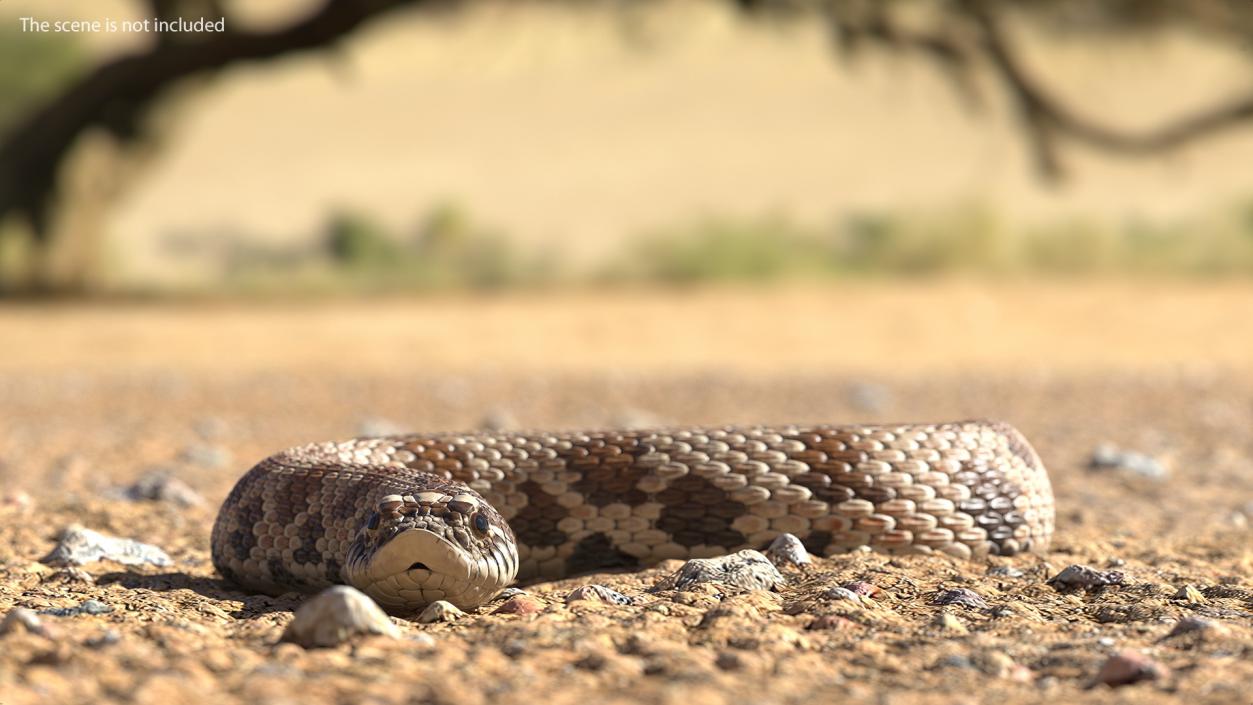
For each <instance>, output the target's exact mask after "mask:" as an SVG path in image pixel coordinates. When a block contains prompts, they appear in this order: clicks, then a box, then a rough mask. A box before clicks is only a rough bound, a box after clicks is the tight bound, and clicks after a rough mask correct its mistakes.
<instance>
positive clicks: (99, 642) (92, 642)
mask: <svg viewBox="0 0 1253 705" xmlns="http://www.w3.org/2000/svg"><path fill="white" fill-rule="evenodd" d="M121 640H122V635H121V634H118V633H117V632H116V631H114V630H112V629H109V630H106V631H105V632H104V633H102V634H100V635H99V636H93V637H91V638H90V639H88V640H87V641H84V642H83V645H84V646H86V647H87V648H89V649H103V648H105V647H106V646H113V645H114V644H116V643H118V642H119V641H121Z"/></svg>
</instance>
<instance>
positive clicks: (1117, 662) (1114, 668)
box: [1092, 650, 1170, 688]
mask: <svg viewBox="0 0 1253 705" xmlns="http://www.w3.org/2000/svg"><path fill="white" fill-rule="evenodd" d="M1169 675H1170V670H1169V669H1168V668H1166V667H1165V666H1163V665H1162V664H1160V663H1158V662H1157V661H1154V660H1153V659H1151V658H1149V657H1148V656H1145V655H1144V654H1142V653H1140V652H1138V651H1131V650H1127V651H1119V652H1118V653H1116V654H1114V655H1113V656H1110V657H1109V658H1108V659H1106V661H1105V663H1103V664H1101V670H1100V671H1098V672H1097V674H1096V678H1095V679H1094V680H1093V683H1092V684H1093V685H1101V684H1103V685H1108V686H1111V687H1115V688H1116V687H1118V686H1123V685H1130V684H1132V683H1139V682H1140V681H1149V680H1161V679H1164V678H1166V677H1167V676H1169Z"/></svg>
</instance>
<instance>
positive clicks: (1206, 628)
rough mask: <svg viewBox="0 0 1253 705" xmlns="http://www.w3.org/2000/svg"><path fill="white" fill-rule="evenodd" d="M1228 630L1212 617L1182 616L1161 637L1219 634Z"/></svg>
mask: <svg viewBox="0 0 1253 705" xmlns="http://www.w3.org/2000/svg"><path fill="white" fill-rule="evenodd" d="M1229 631H1230V630H1229V629H1227V627H1225V626H1223V625H1222V624H1220V623H1218V622H1215V621H1214V620H1212V619H1206V618H1204V617H1195V616H1190V617H1184V618H1183V619H1181V620H1179V621H1178V622H1176V623H1175V627H1174V628H1173V629H1171V630H1170V633H1169V634H1167V635H1166V636H1164V637H1162V638H1163V639H1173V638H1175V637H1179V636H1184V635H1185V634H1206V635H1208V634H1213V635H1215V636H1221V635H1224V634H1227V633H1228V632H1229Z"/></svg>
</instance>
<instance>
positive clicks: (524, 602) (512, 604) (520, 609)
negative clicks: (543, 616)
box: [492, 595, 544, 614]
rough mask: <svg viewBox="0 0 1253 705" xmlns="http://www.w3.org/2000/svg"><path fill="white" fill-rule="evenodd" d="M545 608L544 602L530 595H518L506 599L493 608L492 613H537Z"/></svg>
mask: <svg viewBox="0 0 1253 705" xmlns="http://www.w3.org/2000/svg"><path fill="white" fill-rule="evenodd" d="M543 609H544V603H543V602H540V601H539V600H537V599H536V598H534V597H531V596H530V595H517V596H514V597H511V598H509V599H508V600H505V602H504V604H502V605H501V606H500V607H497V608H496V609H494V610H492V614H535V613H537V612H540V611H542V610H543Z"/></svg>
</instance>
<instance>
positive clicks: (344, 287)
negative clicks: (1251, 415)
mask: <svg viewBox="0 0 1253 705" xmlns="http://www.w3.org/2000/svg"><path fill="white" fill-rule="evenodd" d="M319 5H320V3H315V2H286V3H249V2H237V3H228V5H227V7H229V9H230V11H231V13H232V14H231V21H232V26H233V27H234V28H235V29H237V30H263V29H266V28H271V27H275V26H281V25H283V24H284V23H287V22H291V21H292V19H293V18H299V17H301V16H302V15H303V14H304V13H308V12H309V11H311V9H314V8H316V7H317V6H319ZM923 5H925V3H923ZM0 13H3V15H0V16H3V17H4V20H3V22H2V25H3V26H0V38H2V41H3V42H5V43H8V44H9V47H8V48H7V49H5V51H6V53H7V54H9V55H10V62H16V63H15V64H12V65H11V66H10V68H9V69H8V70H7V71H8V74H6V75H7V78H5V79H4V80H6V81H8V82H10V83H14V84H23V86H24V88H23V90H22V91H11V93H10V94H11V95H15V96H22V95H27V98H26V99H25V102H24V103H23V104H22V105H23V106H25V107H26V109H29V108H32V107H34V106H37V105H39V104H40V100H41V99H46V96H49V95H52V94H54V93H55V92H56V86H57V85H63V84H64V83H65V82H66V81H69V80H72V77H74V76H78V75H81V74H82V73H83V72H84V71H86V70H87V68H88V67H90V66H91V65H92V64H95V63H99V62H103V61H107V60H109V59H110V58H114V57H117V56H120V55H125V54H126V53H128V52H133V51H137V50H141V49H143V48H145V47H146V46H147V45H148V44H149V43H151V42H152V41H153V37H152V35H145V34H123V33H99V34H77V35H67V34H59V35H38V36H32V35H31V34H29V33H27V34H21V33H20V32H19V30H20V26H19V25H18V23H17V19H16V18H17V17H20V16H23V15H33V16H36V17H38V18H41V19H46V20H54V19H58V18H64V19H91V18H105V17H108V18H113V19H116V20H121V19H127V18H129V19H139V18H143V17H145V16H146V14H148V13H147V10H146V6H145V4H143V3H135V2H101V3H94V2H93V3H84V2H74V1H70V0H66V1H62V2H40V3H33V2H6V3H5V4H4V6H3V7H2V8H0ZM205 14H206V15H212V14H213V13H212V12H206V13H205ZM1013 29H1014V32H1015V34H1014V36H1015V37H1016V39H1017V40H1018V41H1019V42H1020V44H1021V48H1022V54H1023V55H1024V56H1025V57H1026V60H1029V61H1030V67H1031V69H1032V70H1034V71H1035V73H1036V74H1037V75H1038V76H1040V77H1042V80H1044V81H1046V82H1047V84H1048V85H1049V87H1050V88H1052V89H1055V92H1056V93H1057V94H1058V95H1059V96H1061V97H1062V98H1064V99H1065V100H1066V101H1067V102H1068V103H1070V104H1071V105H1072V106H1074V107H1076V108H1077V109H1078V110H1080V111H1081V112H1082V113H1083V114H1085V115H1089V116H1094V117H1096V118H1098V119H1099V120H1101V121H1102V122H1105V123H1107V124H1112V125H1116V126H1120V127H1127V128H1141V127H1148V126H1151V125H1155V124H1158V123H1161V122H1163V121H1164V120H1167V119H1170V118H1172V117H1176V116H1179V115H1182V114H1185V113H1187V112H1189V111H1191V110H1194V109H1198V108H1200V107H1202V106H1204V105H1206V104H1210V103H1214V102H1216V101H1220V100H1221V99H1223V98H1225V97H1228V96H1231V95H1235V94H1236V93H1237V92H1239V91H1241V90H1244V89H1247V88H1248V86H1249V84H1250V64H1249V63H1248V57H1247V55H1245V54H1244V53H1243V52H1242V51H1240V50H1237V49H1235V48H1232V47H1230V46H1228V45H1226V44H1223V43H1220V42H1217V41H1215V40H1214V39H1213V38H1212V37H1210V36H1207V35H1204V34H1201V33H1198V32H1197V31H1195V30H1194V29H1192V28H1187V27H1184V26H1182V25H1181V26H1180V27H1174V28H1172V27H1171V26H1170V25H1169V24H1168V25H1167V26H1166V27H1165V28H1164V29H1162V28H1158V29H1154V30H1151V31H1141V32H1126V33H1120V32H1111V33H1093V34H1083V33H1076V32H1074V31H1059V30H1057V29H1056V28H1050V27H1047V26H1039V25H1038V24H1036V23H1033V22H1032V21H1031V18H1030V17H1029V16H1027V17H1025V19H1024V20H1023V21H1019V22H1017V23H1016V24H1014V25H1013ZM23 64H27V65H26V66H23V68H22V69H20V70H17V69H16V67H17V66H22V65H23ZM41 67H42V68H41ZM45 73H46V74H50V75H48V76H45V75H44V74H45ZM976 82H977V83H980V84H982V90H981V93H980V99H979V100H978V101H975V102H971V101H968V100H964V99H963V96H962V94H961V93H960V92H959V91H955V90H954V88H953V85H952V83H951V82H950V81H949V80H948V78H946V77H945V75H944V74H943V73H942V72H941V71H939V70H938V68H937V66H936V65H935V64H934V62H931V61H929V60H927V59H926V58H925V57H920V56H918V55H915V54H909V53H907V52H891V51H886V50H882V49H871V50H870V51H868V52H867V53H865V54H864V55H861V56H859V57H857V59H856V60H854V61H842V60H840V58H839V57H838V56H837V55H836V54H835V53H834V52H833V50H832V45H831V41H830V38H829V36H828V33H827V30H826V28H825V27H824V26H823V24H822V23H821V22H820V21H817V20H815V19H812V18H811V19H801V20H775V19H767V20H762V19H760V18H758V17H755V16H746V15H744V14H742V13H738V12H736V11H735V9H734V8H733V7H732V6H731V5H728V4H723V3H715V2H696V1H690V2H679V1H675V2H657V3H642V4H639V5H632V4H625V5H622V4H619V5H608V4H600V3H517V4H515V3H496V2H488V3H467V4H466V5H465V6H463V7H460V8H458V9H450V10H446V11H417V12H415V11H411V10H403V9H402V10H399V11H395V12H391V13H389V14H386V15H384V16H382V17H380V18H378V19H377V20H375V21H373V22H371V23H369V24H367V25H365V26H364V27H362V28H360V29H358V30H357V31H356V32H354V33H352V34H350V35H349V36H348V37H347V39H346V40H344V41H343V42H342V43H341V44H339V45H338V46H337V47H335V48H333V49H330V50H326V51H319V52H314V53H311V54H304V55H299V56H293V57H290V58H278V59H275V60H272V61H268V62H263V63H254V64H245V65H239V66H234V67H231V68H227V69H226V70H224V71H222V72H220V73H218V74H216V75H214V76H212V77H211V78H208V79H201V78H197V79H193V80H192V81H191V82H190V83H188V84H187V85H185V86H183V87H181V88H180V89H178V91H176V93H175V95H174V97H173V99H171V100H166V101H164V103H162V104H161V106H162V107H160V108H159V110H158V111H157V115H158V119H157V120H154V121H153V122H154V123H155V127H154V128H153V129H152V132H153V134H154V135H156V136H155V137H154V138H153V139H151V140H149V141H148V142H146V143H144V145H143V148H142V149H141V150H139V155H138V156H134V155H132V156H127V157H125V158H119V157H118V150H117V148H116V145H115V144H114V143H113V141H112V140H111V139H110V138H108V137H106V136H104V135H103V134H102V133H100V132H99V131H98V130H92V131H88V132H87V133H86V134H84V135H83V136H82V138H81V139H80V140H78V142H77V143H76V145H75V147H74V149H73V150H71V158H70V163H71V164H72V165H74V168H73V169H71V170H67V173H68V174H70V175H69V176H63V177H62V178H64V179H67V180H69V181H70V183H71V184H72V185H71V186H69V187H63V193H64V194H66V195H65V197H64V199H65V200H66V201H67V202H69V204H70V206H71V210H72V206H73V204H74V202H75V198H76V195H77V194H83V195H84V196H85V198H83V199H80V200H90V201H91V205H90V207H89V208H80V209H78V210H79V211H82V212H83V213H84V215H76V216H74V217H77V218H78V221H77V224H75V223H73V222H72V223H71V225H70V226H68V227H67V228H62V230H66V229H68V230H70V231H74V230H76V229H77V230H84V229H88V230H92V231H94V232H93V234H92V235H90V236H85V237H81V238H79V239H80V240H81V241H82V243H85V244H82V243H80V250H82V251H80V252H78V253H75V254H74V255H72V256H69V255H64V254H62V255H61V259H62V260H66V259H70V260H73V261H74V262H75V263H74V264H73V265H69V268H70V269H73V270H74V271H73V272H71V273H70V274H68V275H65V276H67V277H69V278H70V279H72V280H74V283H75V288H82V287H85V288H86V289H87V290H88V291H94V292H114V293H117V292H136V291H144V292H149V293H151V292H158V293H160V292H165V293H174V292H181V293H187V292H196V293H201V294H203V293H236V294H237V293H244V294H247V293H254V294H255V293H258V292H263V293H267V294H274V293H280V294H304V293H313V292H316V293H328V292H329V293H332V294H342V293H348V294H353V293H361V292H377V291H401V292H412V291H419V292H421V291H430V290H476V289H477V290H482V289H502V288H504V289H511V288H534V287H535V286H550V285H553V284H554V283H556V284H560V285H563V286H564V285H567V284H569V283H571V282H574V283H576V284H580V285H586V284H587V283H589V282H591V283H594V284H603V283H605V282H622V281H643V282H657V281H662V282H668V283H673V282H675V281H678V282H689V281H699V280H732V281H743V280H760V279H798V278H800V279H814V278H817V279H819V280H823V281H828V280H830V279H832V278H834V279H847V278H848V276H850V275H862V274H866V273H869V274H872V275H880V274H891V275H905V276H914V275H934V274H937V273H938V274H950V273H954V272H956V273H959V274H968V273H971V272H973V273H975V274H978V275H987V274H993V275H1002V276H1003V275H1006V274H1008V275H1011V276H1018V275H1021V274H1023V273H1033V274H1040V273H1043V274H1045V275H1056V274H1063V275H1073V274H1076V273H1081V274H1088V273H1092V272H1098V273H1103V274H1109V273H1114V274H1127V273H1133V274H1145V273H1148V274H1152V275H1161V274H1165V275H1170V276H1173V275H1180V274H1183V275H1187V276H1190V277H1196V276H1203V277H1208V276H1214V275H1223V276H1229V275H1231V274H1233V273H1234V274H1237V275H1238V276H1239V277H1240V278H1246V277H1247V276H1248V275H1249V274H1250V273H1253V198H1251V196H1253V169H1249V168H1248V166H1247V165H1248V164H1250V163H1253V129H1250V130H1238V129H1237V130H1234V131H1230V132H1226V133H1221V134H1217V135H1215V136H1214V137H1212V138H1210V139H1205V140H1201V141H1199V142H1197V143H1196V144H1193V145H1189V146H1186V147H1184V148H1182V149H1178V150H1174V151H1171V152H1168V153H1163V154H1160V155H1152V156H1148V157H1144V158H1136V159H1124V158H1120V157H1115V156H1110V155H1109V154H1103V153H1095V152H1093V151H1092V150H1089V149H1086V148H1084V147H1082V146H1068V147H1065V148H1064V151H1063V154H1064V156H1065V159H1066V162H1067V168H1068V171H1069V177H1068V178H1067V179H1066V180H1065V181H1063V182H1049V181H1046V180H1043V179H1041V178H1040V176H1039V173H1038V172H1037V171H1036V170H1035V169H1034V168H1033V162H1032V159H1031V154H1030V142H1029V140H1028V138H1027V137H1026V136H1025V130H1024V128H1023V127H1022V126H1021V125H1020V124H1019V123H1018V122H1017V120H1016V117H1015V114H1014V110H1013V107H1012V106H1011V105H1010V104H1009V103H1008V97H1007V95H1006V94H1005V92H1004V91H1003V90H1001V89H998V88H997V87H996V86H995V85H994V83H993V82H992V81H991V79H990V78H989V77H988V76H986V75H984V76H982V77H979V76H976ZM31 83H34V84H37V85H36V87H35V88H30V87H29V86H26V85H25V84H31ZM41 96H44V98H41ZM16 102H17V101H14V103H16ZM6 112H9V113H12V117H11V119H10V120H9V122H13V121H15V120H16V116H17V115H20V114H21V106H17V107H15V106H14V105H9V106H7V107H6ZM74 174H78V176H77V177H75V176H73V175H74ZM102 193H103V194H105V195H101V194H102ZM10 220H13V219H10ZM65 239H72V237H71V238H65ZM0 243H3V246H2V247H0V252H3V256H0V262H2V263H3V266H4V267H5V270H4V271H6V272H8V278H9V279H10V280H12V279H20V277H21V273H22V271H23V270H24V269H25V268H26V267H27V266H28V262H29V259H30V249H31V248H30V246H29V236H27V235H25V234H24V233H23V231H22V228H21V227H20V223H18V224H14V223H10V224H9V226H8V227H7V228H6V229H5V230H4V232H3V239H2V240H0ZM61 249H62V250H66V249H73V246H72V245H63V246H62V247H61ZM84 270H85V271H84Z"/></svg>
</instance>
